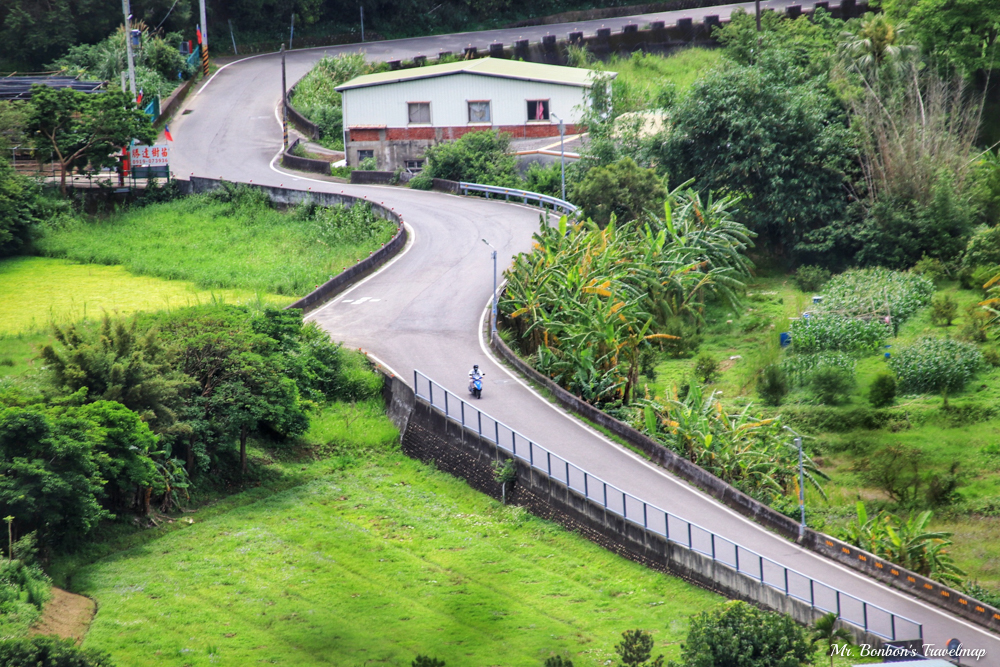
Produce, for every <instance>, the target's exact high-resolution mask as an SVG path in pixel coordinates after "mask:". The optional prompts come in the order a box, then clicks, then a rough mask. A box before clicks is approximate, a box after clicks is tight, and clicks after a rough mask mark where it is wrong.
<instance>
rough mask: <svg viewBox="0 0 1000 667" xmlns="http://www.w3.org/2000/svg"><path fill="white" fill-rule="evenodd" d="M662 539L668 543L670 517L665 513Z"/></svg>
mask: <svg viewBox="0 0 1000 667" xmlns="http://www.w3.org/2000/svg"><path fill="white" fill-rule="evenodd" d="M663 537H665V538H666V539H667V542H669V541H670V515H669V514H667V513H666V512H664V513H663Z"/></svg>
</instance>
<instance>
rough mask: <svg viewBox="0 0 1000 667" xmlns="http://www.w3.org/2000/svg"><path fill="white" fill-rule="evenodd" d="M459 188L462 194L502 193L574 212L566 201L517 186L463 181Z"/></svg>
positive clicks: (526, 201)
mask: <svg viewBox="0 0 1000 667" xmlns="http://www.w3.org/2000/svg"><path fill="white" fill-rule="evenodd" d="M458 188H459V190H460V191H461V192H462V194H463V195H464V194H466V193H468V192H482V193H484V194H485V195H486V198H487V199H489V198H490V195H491V194H495V195H503V196H504V199H505V200H508V201H509V200H510V198H511V197H519V198H520V199H521V200H522V201H523V202H524V203H525V204H527V203H528V202H529V201H537V202H538V205H539V206H541V207H542V208H545V205H546V204H549V205H550V206H552V208H553V209H557V208H558V209H561V210H562V211H563V212H565V213H576V209H577V207H576V206H573V205H572V204H570V203H569V202H568V201H564V200H562V199H559V198H558V197H550V196H548V195H543V194H539V193H537V192H530V191H528V190H518V189H517V188H502V187H500V186H497V185H480V184H479V183H466V182H464V181H462V182H460V183H459V184H458Z"/></svg>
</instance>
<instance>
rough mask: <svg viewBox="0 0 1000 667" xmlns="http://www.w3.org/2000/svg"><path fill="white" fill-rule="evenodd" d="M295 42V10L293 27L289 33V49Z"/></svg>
mask: <svg viewBox="0 0 1000 667" xmlns="http://www.w3.org/2000/svg"><path fill="white" fill-rule="evenodd" d="M294 43H295V12H292V29H291V31H290V32H289V33H288V49H289V50H291V49H292V44H294Z"/></svg>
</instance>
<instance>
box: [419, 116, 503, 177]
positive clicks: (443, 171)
mask: <svg viewBox="0 0 1000 667" xmlns="http://www.w3.org/2000/svg"><path fill="white" fill-rule="evenodd" d="M426 157H427V166H426V168H425V169H424V171H425V172H427V176H428V177H430V178H444V179H447V180H449V181H467V182H469V183H483V184H485V185H499V186H502V187H514V188H516V187H518V186H519V185H520V179H519V178H518V176H517V159H516V158H515V157H514V154H513V153H512V152H511V148H510V135H509V134H505V133H503V132H499V131H496V130H483V131H477V132H469V133H468V134H463V135H462V137H461V138H460V139H458V140H457V141H451V142H447V143H443V144H438V145H437V146H432V147H430V148H428V149H427V153H426Z"/></svg>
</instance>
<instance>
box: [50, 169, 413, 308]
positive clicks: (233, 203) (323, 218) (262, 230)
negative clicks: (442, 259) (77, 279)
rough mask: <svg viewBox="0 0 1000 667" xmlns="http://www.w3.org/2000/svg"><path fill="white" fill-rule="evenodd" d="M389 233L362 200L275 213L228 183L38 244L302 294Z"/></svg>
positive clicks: (220, 284) (255, 194) (56, 230)
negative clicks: (222, 187)
mask: <svg viewBox="0 0 1000 667" xmlns="http://www.w3.org/2000/svg"><path fill="white" fill-rule="evenodd" d="M395 233H396V225H395V224H394V223H393V222H390V221H388V220H384V219H382V218H380V217H377V216H376V215H374V214H373V213H372V211H371V208H370V206H368V205H366V204H362V205H359V206H356V207H352V208H346V207H340V206H335V207H330V208H325V207H320V206H316V205H315V204H303V205H301V206H299V207H298V208H296V209H294V210H293V211H291V212H281V211H278V210H276V209H275V208H274V206H273V205H272V204H271V203H270V201H269V200H268V199H267V197H266V195H264V194H263V193H262V192H260V191H258V190H254V189H251V188H248V187H232V186H230V187H227V188H226V189H223V190H217V191H215V192H212V193H208V194H204V195H195V196H193V197H185V198H183V199H178V200H176V201H172V202H167V203H163V204H154V205H150V206H146V207H144V208H143V209H142V210H141V211H139V210H132V211H128V210H126V211H121V212H117V213H114V214H112V215H110V216H107V217H106V218H102V219H97V220H90V219H85V218H82V217H80V218H75V219H69V220H62V221H60V224H59V225H51V226H48V227H47V228H46V230H45V233H44V234H43V236H42V238H41V239H39V241H38V244H37V245H38V248H39V250H40V251H41V252H42V254H44V255H48V256H51V257H65V258H67V259H72V260H75V261H78V262H82V263H88V264H121V265H124V266H125V267H126V268H127V269H128V270H129V271H131V272H132V273H136V274H139V275H151V276H157V277H160V278H168V279H173V280H178V279H179V280H190V281H192V282H194V283H195V284H196V285H197V286H198V287H201V288H205V289H211V288H241V289H250V290H256V291H258V292H262V293H271V294H288V295H297V296H302V295H304V294H307V293H309V292H311V291H312V290H313V289H315V287H316V286H317V285H319V284H322V283H324V282H326V281H327V280H329V278H330V277H331V276H334V275H336V274H338V273H340V272H341V271H342V270H344V269H345V268H346V267H348V266H351V265H352V264H354V263H355V262H357V261H358V260H360V259H363V258H365V257H367V256H368V255H369V254H370V253H371V252H372V251H373V250H375V249H377V248H378V247H379V246H380V245H382V244H384V243H387V242H388V241H389V240H390V239H391V238H392V236H393V234H395Z"/></svg>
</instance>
